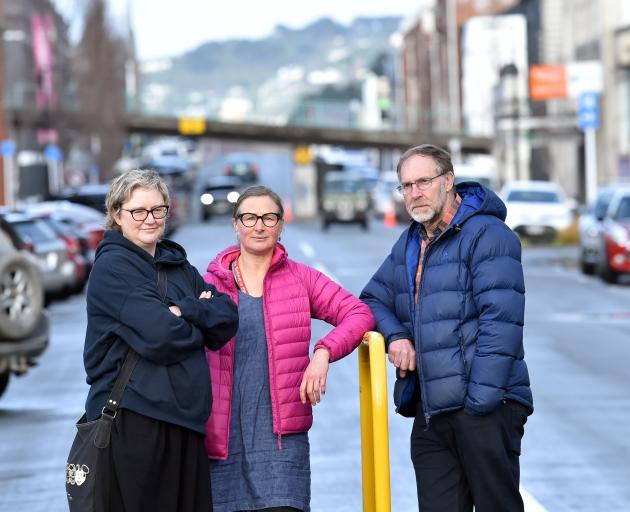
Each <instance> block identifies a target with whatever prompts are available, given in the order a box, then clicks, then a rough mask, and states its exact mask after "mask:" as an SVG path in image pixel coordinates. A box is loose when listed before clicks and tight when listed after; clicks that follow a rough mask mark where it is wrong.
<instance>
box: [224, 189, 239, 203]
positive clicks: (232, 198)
mask: <svg viewBox="0 0 630 512" xmlns="http://www.w3.org/2000/svg"><path fill="white" fill-rule="evenodd" d="M238 196H239V193H238V192H237V191H236V190H232V192H230V193H229V194H228V195H227V200H228V202H229V203H232V204H234V203H236V201H238Z"/></svg>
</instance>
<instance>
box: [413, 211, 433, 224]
mask: <svg viewBox="0 0 630 512" xmlns="http://www.w3.org/2000/svg"><path fill="white" fill-rule="evenodd" d="M409 215H411V218H412V219H413V220H415V221H416V222H418V223H420V224H424V223H425V222H430V221H432V220H433V219H435V216H436V215H437V212H436V211H435V208H434V207H431V209H430V210H429V211H428V212H426V213H416V212H413V213H411V212H409Z"/></svg>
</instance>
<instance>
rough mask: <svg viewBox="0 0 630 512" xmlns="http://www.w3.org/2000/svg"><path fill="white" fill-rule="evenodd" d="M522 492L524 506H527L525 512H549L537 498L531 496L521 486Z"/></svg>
mask: <svg viewBox="0 0 630 512" xmlns="http://www.w3.org/2000/svg"><path fill="white" fill-rule="evenodd" d="M520 491H521V497H522V498H523V504H524V505H525V512H547V509H546V508H545V507H543V506H542V505H541V504H540V502H539V501H538V500H537V499H536V498H534V497H533V496H532V495H531V494H529V492H527V490H526V489H525V488H524V487H523V486H521V488H520Z"/></svg>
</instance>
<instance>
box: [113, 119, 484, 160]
mask: <svg viewBox="0 0 630 512" xmlns="http://www.w3.org/2000/svg"><path fill="white" fill-rule="evenodd" d="M125 127H126V130H127V132H128V133H139V134H147V135H174V136H175V135H177V136H182V135H183V136H187V137H209V138H215V139H234V140H248V141H258V142H274V143H285V144H296V145H301V144H329V145H334V146H344V147H362V148H367V147H370V148H377V149H400V150H405V149H407V148H409V147H411V146H416V145H418V144H425V143H431V144H435V145H437V146H441V147H444V148H447V147H448V146H449V142H450V141H451V140H452V139H453V138H457V139H458V140H459V142H460V144H461V148H462V151H463V152H465V153H489V152H491V151H492V145H493V140H492V139H489V138H483V137H467V136H461V135H460V134H454V133H450V134H449V133H430V132H422V131H399V130H395V129H391V130H359V129H351V128H329V127H321V126H294V125H288V126H273V125H269V124H256V123H227V122H221V121H215V120H210V119H201V118H177V117H148V116H135V115H128V116H126V120H125Z"/></svg>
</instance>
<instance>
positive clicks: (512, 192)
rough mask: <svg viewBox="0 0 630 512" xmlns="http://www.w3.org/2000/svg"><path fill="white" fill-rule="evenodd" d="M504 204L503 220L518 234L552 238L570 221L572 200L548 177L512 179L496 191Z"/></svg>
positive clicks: (568, 224) (565, 227) (567, 226)
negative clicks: (505, 212) (531, 179)
mask: <svg viewBox="0 0 630 512" xmlns="http://www.w3.org/2000/svg"><path fill="white" fill-rule="evenodd" d="M499 195H500V197H501V199H503V201H504V202H505V206H506V207H507V218H506V219H505V223H506V224H507V225H508V226H509V227H510V229H512V230H513V231H515V232H516V233H518V234H519V235H521V236H527V237H530V238H535V239H542V240H553V239H554V238H555V237H556V235H557V234H558V233H559V232H561V231H564V230H565V229H567V228H569V226H570V225H571V223H572V222H573V208H574V202H572V201H570V200H567V198H566V196H565V194H564V192H563V191H562V189H561V188H560V187H559V186H558V185H556V184H555V183H551V182H547V181H512V182H509V183H506V184H505V186H504V187H503V188H502V189H501V193H500V194H499Z"/></svg>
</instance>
